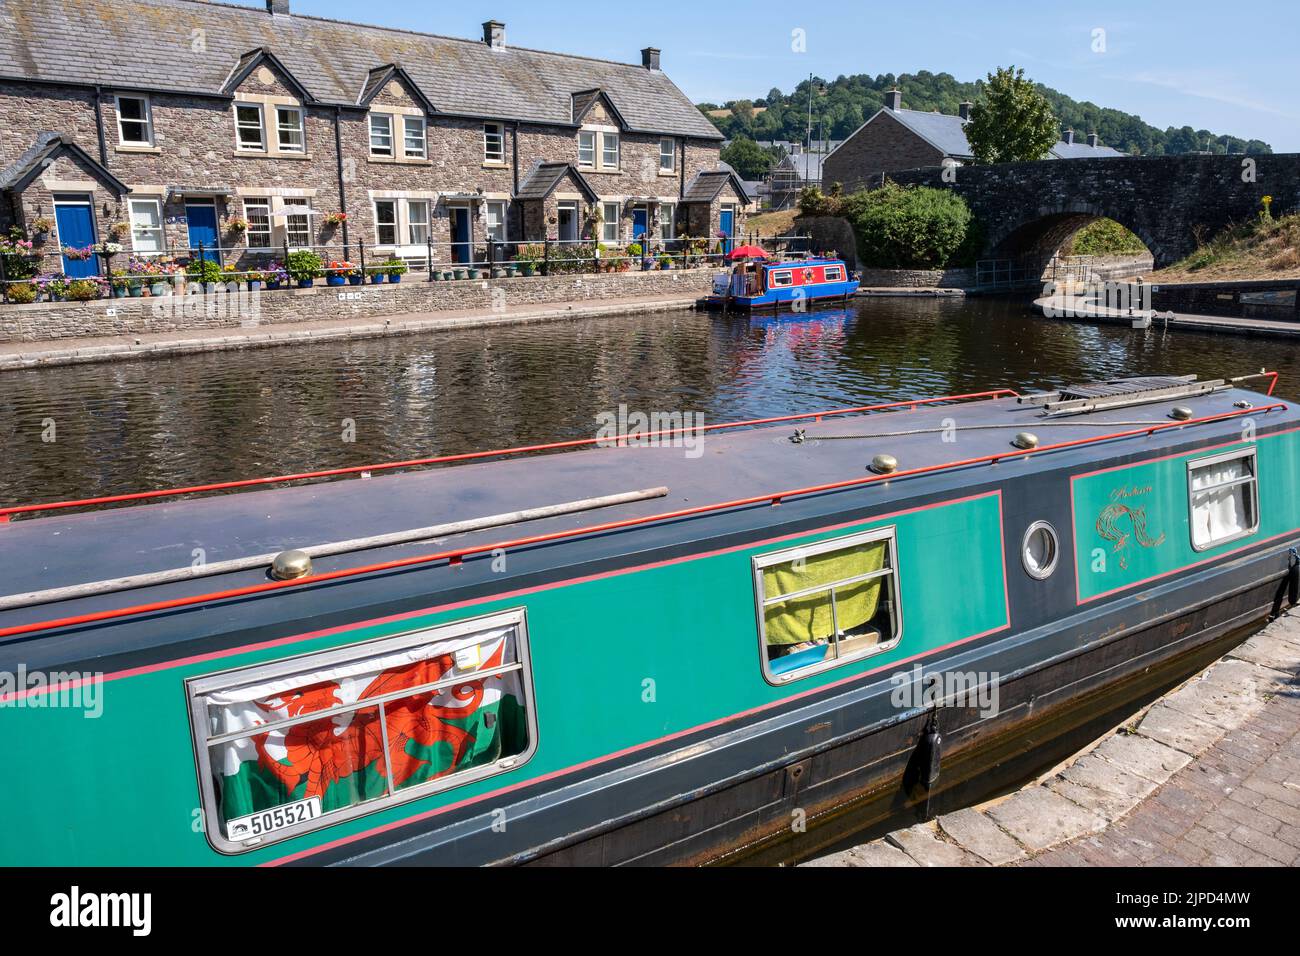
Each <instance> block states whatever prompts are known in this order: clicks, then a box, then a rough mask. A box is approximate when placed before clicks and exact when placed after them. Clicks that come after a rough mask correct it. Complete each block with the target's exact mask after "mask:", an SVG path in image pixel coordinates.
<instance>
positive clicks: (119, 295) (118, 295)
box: [113, 286, 126, 299]
mask: <svg viewBox="0 0 1300 956" xmlns="http://www.w3.org/2000/svg"><path fill="white" fill-rule="evenodd" d="M113 298H115V299H125V298H126V287H125V286H113Z"/></svg>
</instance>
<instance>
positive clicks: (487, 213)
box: [483, 199, 509, 242]
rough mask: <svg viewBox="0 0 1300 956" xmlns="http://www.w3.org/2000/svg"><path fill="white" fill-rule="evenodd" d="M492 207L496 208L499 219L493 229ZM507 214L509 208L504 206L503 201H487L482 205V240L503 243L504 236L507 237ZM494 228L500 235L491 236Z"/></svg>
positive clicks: (504, 202)
mask: <svg viewBox="0 0 1300 956" xmlns="http://www.w3.org/2000/svg"><path fill="white" fill-rule="evenodd" d="M494 206H495V207H497V209H498V211H499V212H500V218H499V219H498V220H497V224H496V226H495V227H494V226H493V225H492V209H493V207H494ZM508 214H509V206H508V205H507V204H506V201H505V200H504V199H489V200H487V202H486V203H485V204H484V207H483V221H484V233H483V238H484V239H494V240H496V241H497V242H505V241H506V235H507V221H506V216H507V215H508ZM494 228H496V229H498V230H499V231H500V233H501V234H500V235H498V236H494V235H492V230H493V229H494Z"/></svg>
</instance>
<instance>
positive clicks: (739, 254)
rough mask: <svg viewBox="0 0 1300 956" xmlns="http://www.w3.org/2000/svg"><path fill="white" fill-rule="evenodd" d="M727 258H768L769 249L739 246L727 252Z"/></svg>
mask: <svg viewBox="0 0 1300 956" xmlns="http://www.w3.org/2000/svg"><path fill="white" fill-rule="evenodd" d="M727 258H728V259H730V260H732V261H733V262H734V261H735V260H737V259H766V258H767V251H766V250H764V249H762V248H761V247H759V246H737V247H736V248H735V249H732V250H731V251H730V252H728V253H727Z"/></svg>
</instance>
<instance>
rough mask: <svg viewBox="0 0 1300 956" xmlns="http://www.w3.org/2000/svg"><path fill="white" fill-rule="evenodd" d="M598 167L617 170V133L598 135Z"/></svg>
mask: <svg viewBox="0 0 1300 956" xmlns="http://www.w3.org/2000/svg"><path fill="white" fill-rule="evenodd" d="M600 166H601V168H602V169H609V170H614V169H618V133H601V134H600Z"/></svg>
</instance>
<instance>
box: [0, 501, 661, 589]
mask: <svg viewBox="0 0 1300 956" xmlns="http://www.w3.org/2000/svg"><path fill="white" fill-rule="evenodd" d="M667 494H668V489H667V487H664V486H660V487H658V488H645V489H641V490H639V491H624V492H620V493H618V494H614V495H602V496H599V497H595V498H581V499H578V500H577V501H565V502H562V503H560V504H554V505H543V506H541V507H538V508H523V509H521V510H519V511H507V512H504V513H502V514H495V515H488V516H486V517H483V518H469V519H467V520H465V521H451V522H447V523H444V524H436V525H430V526H429V527H427V528H411V529H409V530H406V531H394V532H392V533H390V534H379V535H372V536H370V537H366V538H351V539H349V540H347V541H331V542H329V543H327V544H314V545H308V546H307V547H305V548H298V549H296V550H298V551H302V552H303V553H304V554H306V555H307V556H308V557H312V558H323V557H328V556H329V555H335V554H348V553H351V552H354V551H367V550H370V549H373V548H385V547H388V546H390V545H395V544H408V543H410V542H413V541H425V540H428V539H430V538H445V537H448V536H450V535H455V534H469V533H470V532H474V531H486V530H489V529H491V528H500V527H502V526H504V525H511V524H518V523H521V522H524V521H538V520H541V519H542V518H555V517H559V516H561V515H570V514H576V513H578V512H582V511H592V510H594V509H596V508H609V507H611V506H613V505H624V504H632V503H634V502H637V501H648V500H650V499H652V498H662V497H664V496H665V495H667ZM279 553H280V552H279V551H275V552H272V553H269V554H258V555H251V556H249V557H244V558H231V559H230V560H229V561H213V562H211V563H209V564H203V565H200V566H198V567H184V568H173V569H171V570H168V571H151V572H149V573H147V574H134V575H130V576H128V577H123V578H110V579H108V580H105V581H91V582H88V583H86V584H74V585H71V586H68V587H62V588H50V589H49V590H46V591H29V592H27V593H26V594H11V595H8V596H6V597H0V611H9V610H13V609H14V608H21V607H33V606H35V605H38V604H50V603H53V602H55V601H70V600H73V599H75V598H83V597H91V596H94V595H98V594H113V593H116V592H118V591H129V590H134V589H136V588H144V587H153V586H156V585H160V584H171V583H173V582H176V581H189V580H192V579H194V578H206V577H212V576H213V575H216V574H231V573H233V572H236V571H248V570H253V569H256V568H265V567H268V566H270V564H271V562H272V561H274V560H275V557H276V555H278V554H279Z"/></svg>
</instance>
